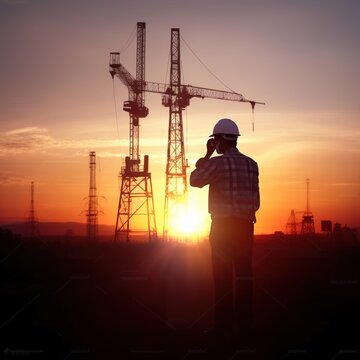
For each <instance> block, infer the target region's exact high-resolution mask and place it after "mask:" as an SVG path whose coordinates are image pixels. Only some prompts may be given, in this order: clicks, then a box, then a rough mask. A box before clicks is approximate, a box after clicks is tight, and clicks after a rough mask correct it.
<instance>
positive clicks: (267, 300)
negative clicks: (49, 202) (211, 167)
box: [0, 22, 360, 360]
mask: <svg viewBox="0 0 360 360" xmlns="http://www.w3.org/2000/svg"><path fill="white" fill-rule="evenodd" d="M180 44H181V36H180V29H179V28H172V29H171V32H170V71H169V75H170V76H169V82H168V83H157V82H149V81H146V77H145V60H146V56H145V55H146V53H145V50H146V24H145V23H144V22H138V23H137V27H136V74H135V75H133V74H131V73H130V72H129V71H128V70H127V68H126V67H125V65H124V64H123V63H122V62H121V61H122V58H121V53H119V52H111V53H110V60H109V69H108V70H109V72H110V78H111V80H112V81H120V82H121V84H122V85H124V86H125V87H126V89H127V90H128V98H127V99H125V100H124V99H121V100H124V102H123V110H124V111H125V112H127V113H128V117H129V136H128V139H129V147H128V155H127V156H126V157H125V158H124V159H123V162H122V166H121V168H120V171H119V184H120V185H119V192H118V194H117V199H118V202H117V212H116V214H114V219H116V221H115V222H114V225H113V226H111V229H110V230H109V231H110V233H107V234H106V235H104V233H102V230H101V228H100V224H101V214H102V211H101V207H100V205H99V202H101V201H100V198H101V190H100V191H98V190H99V189H98V188H97V178H96V174H97V170H96V166H97V158H96V149H93V150H92V151H90V152H89V154H88V155H89V157H88V158H87V161H88V166H89V177H88V178H89V184H88V185H89V186H88V196H87V197H86V199H85V200H86V209H85V210H84V211H83V213H82V215H83V217H84V218H85V225H84V228H85V234H84V235H81V236H74V234H73V232H72V231H73V230H72V229H70V228H69V229H68V230H67V232H66V234H65V235H63V236H43V235H42V232H43V231H42V227H41V226H42V224H41V214H38V213H37V211H36V189H35V186H36V183H35V182H31V184H30V208H29V211H28V219H27V221H26V230H24V232H23V233H24V234H25V233H26V234H27V235H25V236H24V235H17V232H16V231H14V230H12V229H10V230H9V229H1V228H0V244H1V245H0V259H1V260H0V261H1V265H0V266H1V281H2V284H3V285H2V286H1V289H0V296H1V298H2V304H3V305H2V307H1V313H0V323H1V329H0V339H1V340H0V350H1V353H2V355H4V357H5V358H6V357H9V358H10V357H11V358H17V357H22V356H26V357H27V358H30V359H174V360H175V359H179V360H180V359H189V360H190V359H194V360H195V359H285V358H286V359H335V358H336V359H356V358H358V356H359V349H358V339H357V337H358V333H359V323H360V311H359V306H358V304H359V301H360V289H359V278H358V275H357V273H358V270H357V269H358V262H359V258H360V242H359V238H358V234H357V232H356V230H353V229H349V228H347V227H346V225H345V226H341V225H340V224H339V223H337V222H335V223H333V221H332V220H329V219H324V220H321V222H320V223H321V229H317V228H316V227H315V216H316V214H314V213H313V212H312V210H311V206H310V202H311V196H310V194H311V190H310V179H306V180H305V179H300V180H301V181H304V192H303V194H304V196H303V197H302V198H303V199H304V205H305V206H304V209H301V210H295V209H293V210H291V209H289V210H290V216H289V218H288V219H287V221H286V223H285V221H284V228H283V229H279V231H276V232H275V233H274V234H271V235H256V236H255V238H254V249H253V260H252V271H253V275H252V278H251V281H252V284H253V305H252V306H253V312H254V332H253V333H251V334H249V336H244V337H243V338H237V339H235V340H234V339H231V340H229V339H226V338H221V337H218V338H215V339H214V338H209V337H208V336H207V335H206V331H207V330H208V329H210V328H212V326H213V324H214V314H213V312H214V306H215V304H214V285H213V274H212V263H211V248H210V245H209V241H208V237H204V238H202V239H201V241H188V239H187V236H188V235H187V234H186V233H181V232H179V228H178V227H176V226H175V225H174V224H175V223H176V219H178V218H182V217H183V213H184V212H185V213H186V212H187V211H188V210H189V209H188V204H189V202H188V200H189V199H188V197H189V194H188V187H189V174H188V171H189V170H188V168H189V164H188V160H187V154H186V147H185V144H184V124H183V111H184V110H185V109H186V108H188V107H189V106H190V101H192V100H193V99H194V98H197V99H217V100H222V101H233V102H239V103H247V104H248V105H250V107H251V110H252V130H254V110H255V107H256V106H257V105H265V104H264V103H263V102H261V101H255V100H249V99H247V98H246V97H244V96H243V95H242V94H240V93H236V92H234V91H223V90H217V89H211V88H206V87H199V86H193V85H185V84H183V83H182V80H181V79H182V76H181V71H182V67H181V50H180ZM109 81H110V79H109ZM146 93H154V94H160V95H161V105H162V106H164V107H165V108H166V109H167V110H168V125H167V153H166V164H164V167H165V189H164V197H163V199H164V200H163V209H164V210H163V219H162V222H161V223H162V225H163V226H162V228H159V227H158V223H159V221H158V218H157V214H156V211H155V208H156V206H155V203H154V187H153V183H152V176H151V175H152V173H151V156H152V154H146V155H144V156H143V157H142V156H141V153H142V152H141V140H142V138H141V132H140V129H141V121H142V120H143V119H144V118H146V117H147V116H148V114H149V109H148V108H147V106H146V102H145V94H146ZM335 220H336V219H335ZM24 226H25V225H24ZM24 229H25V228H24Z"/></svg>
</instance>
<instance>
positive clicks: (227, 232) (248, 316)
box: [210, 218, 254, 332]
mask: <svg viewBox="0 0 360 360" xmlns="http://www.w3.org/2000/svg"><path fill="white" fill-rule="evenodd" d="M253 238H254V224H253V222H252V221H251V220H242V219H239V218H222V219H213V220H212V224H211V230H210V244H211V249H212V267H213V276H214V290H215V306H214V318H215V330H217V331H220V332H231V331H233V330H236V331H238V332H243V331H244V332H246V331H248V330H250V328H251V326H252V282H253V281H252V280H253V278H252V248H253Z"/></svg>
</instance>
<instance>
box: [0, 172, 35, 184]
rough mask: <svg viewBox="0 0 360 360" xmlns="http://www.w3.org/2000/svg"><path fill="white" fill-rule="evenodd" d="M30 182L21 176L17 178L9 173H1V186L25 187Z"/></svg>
mask: <svg viewBox="0 0 360 360" xmlns="http://www.w3.org/2000/svg"><path fill="white" fill-rule="evenodd" d="M24 184H29V181H28V180H27V179H25V178H24V177H21V176H16V175H13V174H10V173H8V172H2V173H0V185H24Z"/></svg>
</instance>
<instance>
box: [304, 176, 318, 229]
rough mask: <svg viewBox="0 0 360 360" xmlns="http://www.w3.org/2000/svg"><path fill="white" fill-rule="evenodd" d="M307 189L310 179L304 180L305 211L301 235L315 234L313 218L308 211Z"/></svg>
mask: <svg viewBox="0 0 360 360" xmlns="http://www.w3.org/2000/svg"><path fill="white" fill-rule="evenodd" d="M309 187H310V179H306V210H305V212H304V215H303V218H302V222H301V233H302V234H314V233H315V225H314V216H313V214H312V212H311V211H310V199H309Z"/></svg>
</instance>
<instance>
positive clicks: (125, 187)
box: [110, 22, 157, 241]
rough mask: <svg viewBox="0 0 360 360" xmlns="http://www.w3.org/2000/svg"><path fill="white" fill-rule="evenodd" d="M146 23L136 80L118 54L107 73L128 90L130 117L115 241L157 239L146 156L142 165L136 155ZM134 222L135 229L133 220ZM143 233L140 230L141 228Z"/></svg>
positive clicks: (143, 112)
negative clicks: (137, 237)
mask: <svg viewBox="0 0 360 360" xmlns="http://www.w3.org/2000/svg"><path fill="white" fill-rule="evenodd" d="M145 35H146V33H145V23H143V22H139V23H137V49H136V79H134V78H133V77H132V75H131V74H130V73H129V72H128V71H127V70H126V69H125V68H124V67H123V66H122V65H121V64H120V53H117V52H113V53H110V74H111V76H112V77H113V78H114V76H115V75H116V76H117V77H118V78H119V79H120V80H121V81H122V82H123V83H124V84H125V85H126V86H127V88H128V90H129V100H128V101H125V102H124V107H123V110H125V111H127V112H128V113H129V117H130V134H129V138H130V145H129V156H127V157H126V158H125V166H122V168H121V172H120V178H121V188H120V198H119V204H118V211H117V217H116V226H115V237H114V240H115V241H119V240H126V241H130V240H131V239H130V233H135V232H139V233H143V232H146V233H147V236H148V239H149V241H152V240H156V239H157V229H156V220H155V207H154V199H153V191H152V182H151V173H150V172H149V156H148V155H145V156H144V164H143V165H141V161H140V154H139V119H140V118H144V117H146V116H147V115H148V113H149V109H148V108H147V107H146V106H145V95H144V87H145V41H146V36H145ZM135 219H137V220H138V224H137V225H136V226H137V229H136V230H135V228H133V227H132V226H131V225H133V220H135ZM144 225H145V226H146V230H141V226H144Z"/></svg>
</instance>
